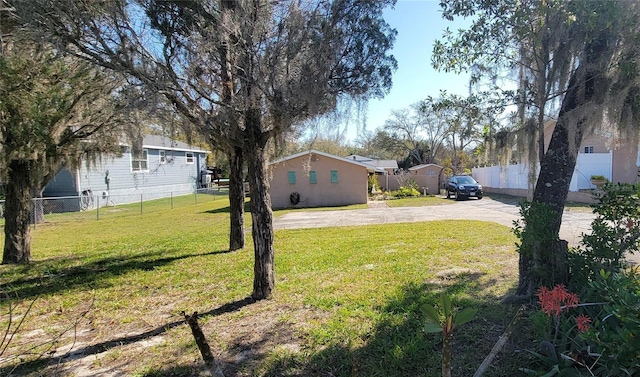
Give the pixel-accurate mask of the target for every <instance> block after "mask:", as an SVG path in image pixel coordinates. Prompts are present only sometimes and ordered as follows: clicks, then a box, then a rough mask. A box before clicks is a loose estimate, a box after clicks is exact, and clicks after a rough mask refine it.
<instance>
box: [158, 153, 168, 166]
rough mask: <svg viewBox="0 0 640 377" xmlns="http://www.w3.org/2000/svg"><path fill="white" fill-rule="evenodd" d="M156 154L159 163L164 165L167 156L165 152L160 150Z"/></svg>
mask: <svg viewBox="0 0 640 377" xmlns="http://www.w3.org/2000/svg"><path fill="white" fill-rule="evenodd" d="M158 153H159V155H160V163H161V164H166V163H167V156H166V153H165V151H163V150H160V151H158Z"/></svg>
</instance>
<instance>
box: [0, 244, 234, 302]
mask: <svg viewBox="0 0 640 377" xmlns="http://www.w3.org/2000/svg"><path fill="white" fill-rule="evenodd" d="M228 252H229V251H228V250H214V251H210V252H206V253H193V254H182V255H177V256H171V257H162V255H166V254H167V253H171V251H166V250H163V251H154V252H148V253H143V254H136V255H134V256H130V257H122V256H114V257H108V258H102V259H98V260H95V261H92V262H89V263H84V264H81V265H75V266H71V267H59V268H52V267H50V266H46V265H45V266H44V268H42V269H40V268H39V266H38V263H39V262H34V263H32V264H31V266H30V267H29V268H35V269H40V270H46V274H41V275H40V276H35V277H25V278H19V279H16V280H12V281H8V282H5V283H4V284H2V286H0V293H1V294H3V296H6V297H16V298H18V299H22V300H25V299H33V298H35V297H37V296H39V295H46V294H55V293H57V292H60V291H68V290H70V289H76V288H85V287H87V286H91V287H93V288H95V285H99V284H100V283H101V281H102V280H104V279H105V278H107V277H109V278H111V277H113V276H118V275H123V274H126V273H128V272H130V271H135V270H142V271H152V270H153V269H154V268H156V267H159V266H164V265H167V264H170V263H172V262H175V261H177V260H181V259H187V258H194V257H202V256H208V255H217V254H225V253H228ZM70 259H75V258H70ZM62 264H64V262H62Z"/></svg>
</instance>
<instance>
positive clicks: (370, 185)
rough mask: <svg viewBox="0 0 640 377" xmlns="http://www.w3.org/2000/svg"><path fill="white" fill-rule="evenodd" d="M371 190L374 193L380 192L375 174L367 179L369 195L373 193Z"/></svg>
mask: <svg viewBox="0 0 640 377" xmlns="http://www.w3.org/2000/svg"><path fill="white" fill-rule="evenodd" d="M372 189H375V191H376V192H380V191H382V190H380V184H379V183H378V176H377V175H375V174H371V175H370V176H369V178H368V179H367V190H368V192H369V193H371V192H373V190H372Z"/></svg>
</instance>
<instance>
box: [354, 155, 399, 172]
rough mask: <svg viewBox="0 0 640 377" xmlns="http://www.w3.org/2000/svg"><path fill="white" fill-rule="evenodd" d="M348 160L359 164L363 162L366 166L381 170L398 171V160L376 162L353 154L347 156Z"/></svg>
mask: <svg viewBox="0 0 640 377" xmlns="http://www.w3.org/2000/svg"><path fill="white" fill-rule="evenodd" d="M346 158H347V159H351V160H354V161H357V162H362V163H364V164H367V165H371V166H374V167H376V168H380V169H397V168H398V161H396V160H374V159H373V158H370V157H363V156H359V155H357V154H352V155H350V156H347V157H346Z"/></svg>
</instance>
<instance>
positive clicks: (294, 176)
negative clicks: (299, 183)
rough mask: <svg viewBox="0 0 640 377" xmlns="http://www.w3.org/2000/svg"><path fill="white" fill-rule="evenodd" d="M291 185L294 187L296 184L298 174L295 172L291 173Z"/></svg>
mask: <svg viewBox="0 0 640 377" xmlns="http://www.w3.org/2000/svg"><path fill="white" fill-rule="evenodd" d="M289 183H290V184H292V185H295V184H296V172H295V171H290V172H289Z"/></svg>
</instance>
